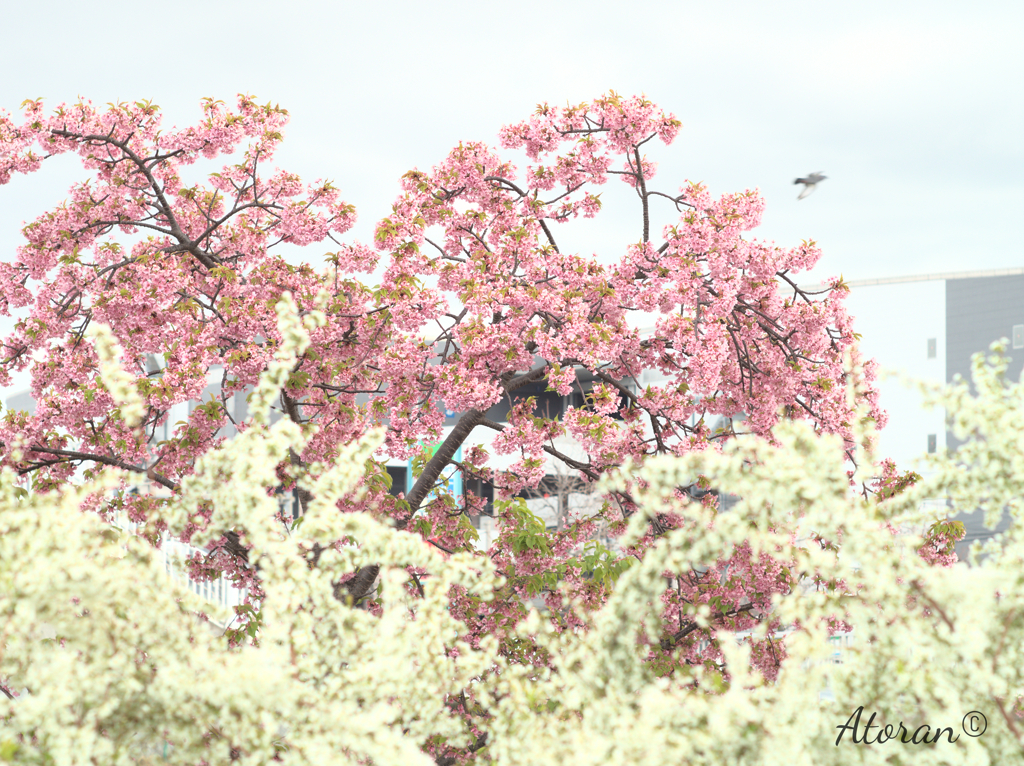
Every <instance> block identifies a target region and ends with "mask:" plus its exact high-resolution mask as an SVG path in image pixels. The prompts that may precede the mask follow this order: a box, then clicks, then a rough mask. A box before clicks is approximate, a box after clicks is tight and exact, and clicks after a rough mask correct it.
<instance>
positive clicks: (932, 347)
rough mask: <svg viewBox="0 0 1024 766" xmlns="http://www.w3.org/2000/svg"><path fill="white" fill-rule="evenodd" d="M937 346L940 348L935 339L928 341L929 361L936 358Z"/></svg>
mask: <svg viewBox="0 0 1024 766" xmlns="http://www.w3.org/2000/svg"><path fill="white" fill-rule="evenodd" d="M937 346H938V343H937V342H936V339H935V338H929V339H928V358H929V359H934V358H935V352H936V347H937Z"/></svg>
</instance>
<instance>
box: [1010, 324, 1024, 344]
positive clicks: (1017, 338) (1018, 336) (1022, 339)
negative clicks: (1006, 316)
mask: <svg viewBox="0 0 1024 766" xmlns="http://www.w3.org/2000/svg"><path fill="white" fill-rule="evenodd" d="M1013 347H1014V348H1024V324H1015V325H1014V326H1013Z"/></svg>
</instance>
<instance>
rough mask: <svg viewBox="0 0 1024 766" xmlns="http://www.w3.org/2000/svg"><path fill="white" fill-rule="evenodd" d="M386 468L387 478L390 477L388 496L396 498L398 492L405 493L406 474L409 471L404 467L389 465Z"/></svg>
mask: <svg viewBox="0 0 1024 766" xmlns="http://www.w3.org/2000/svg"><path fill="white" fill-rule="evenodd" d="M386 468H387V472H388V476H390V477H391V489H390V491H389V492H388V494H389V495H392V496H394V497H398V493H399V492H405V483H406V482H407V481H408V478H407V476H406V474H407V472H408V470H409V469H408V468H406V467H405V466H404V465H389V466H386Z"/></svg>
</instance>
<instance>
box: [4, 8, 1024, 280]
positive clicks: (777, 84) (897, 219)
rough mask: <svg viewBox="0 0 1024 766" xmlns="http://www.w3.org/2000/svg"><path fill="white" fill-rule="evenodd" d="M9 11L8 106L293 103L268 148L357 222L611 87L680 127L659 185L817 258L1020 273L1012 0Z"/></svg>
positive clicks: (9, 209) (614, 247) (1018, 103)
mask: <svg viewBox="0 0 1024 766" xmlns="http://www.w3.org/2000/svg"><path fill="white" fill-rule="evenodd" d="M5 28H6V32H7V34H5V35H4V38H5V39H4V45H3V47H2V48H0V62H2V71H3V73H4V74H3V78H2V79H0V107H2V108H5V109H7V110H8V111H14V112H16V111H17V110H18V106H19V104H20V103H21V102H22V101H23V100H24V99H26V98H36V97H44V98H45V99H46V102H47V103H48V104H49V105H51V106H55V105H56V104H58V103H59V102H61V101H65V100H75V99H76V97H77V96H79V95H81V96H83V97H86V98H89V99H91V100H92V101H94V102H95V103H97V104H102V103H104V102H107V101H114V100H133V101H134V100H138V99H144V98H145V99H151V100H153V101H154V102H155V103H157V104H159V105H160V106H162V107H163V108H164V111H165V115H166V116H165V124H168V125H169V124H177V125H182V124H186V123H189V122H192V121H194V120H196V118H197V117H198V115H199V100H200V99H201V98H202V97H203V96H214V97H217V98H220V99H223V100H225V101H228V102H231V101H232V100H233V99H234V96H235V94H236V93H238V92H240V91H245V92H248V93H251V94H254V95H256V96H257V97H258V98H259V99H260V100H261V101H266V100H270V101H274V102H277V103H280V104H281V105H282V106H284V107H286V108H287V109H288V110H289V111H290V113H291V116H292V120H291V123H290V126H289V128H288V130H287V132H286V135H285V143H284V146H283V148H282V150H281V151H280V152H279V153H278V155H277V162H278V163H279V164H280V165H281V166H283V167H286V168H288V169H289V170H292V171H294V172H298V173H299V174H301V175H302V176H303V177H305V178H308V179H313V178H317V177H326V178H331V179H333V180H334V181H335V183H336V185H338V186H339V187H340V188H341V189H342V191H343V195H344V197H345V198H346V199H347V200H348V201H349V202H352V203H354V204H355V205H356V206H357V209H358V211H359V213H360V222H359V224H358V225H357V227H356V230H355V231H354V232H353V235H354V236H356V237H359V238H362V239H369V236H370V233H371V232H372V225H373V222H374V220H376V219H377V218H379V217H380V216H382V215H385V214H386V213H387V212H388V211H389V209H390V203H391V201H392V200H393V198H394V196H395V192H396V189H397V180H398V178H399V177H400V176H401V174H402V173H403V172H405V171H406V170H408V169H410V168H412V167H414V166H418V167H420V168H429V167H430V166H431V165H433V164H434V163H436V162H438V161H439V160H441V159H442V158H443V156H444V155H445V153H446V152H447V151H448V150H449V149H450V148H451V147H452V146H454V145H455V144H456V143H458V141H460V140H484V141H488V142H493V143H496V136H497V131H498V129H499V127H500V126H501V125H503V124H505V123H508V122H512V121H516V120H520V119H523V118H524V117H526V116H527V115H529V114H530V113H531V112H532V110H533V108H534V106H535V105H536V104H537V103H538V102H541V101H548V102H552V103H562V104H564V103H565V102H566V101H571V102H573V103H578V102H580V101H584V100H587V99H591V98H594V97H596V96H598V95H600V94H602V93H604V92H605V91H607V90H608V89H614V90H616V91H617V92H619V93H621V94H632V93H641V92H642V93H644V94H646V95H647V97H648V98H650V99H651V100H653V101H655V102H656V103H658V104H659V105H661V106H663V107H664V108H666V109H667V110H670V111H672V112H674V113H675V114H676V116H677V117H679V119H680V120H682V122H683V129H682V131H680V133H679V137H678V138H677V139H676V142H675V143H674V144H673V145H672V146H671V147H664V146H663V145H661V144H660V143H659V144H656V145H654V146H653V147H652V148H651V149H650V151H649V158H650V159H653V160H655V161H657V162H658V163H659V174H658V181H659V182H660V186H659V187H658V188H663V189H666V190H674V189H676V188H677V187H678V186H680V185H681V184H682V183H683V182H684V181H685V180H687V179H689V180H700V181H703V182H705V183H706V184H707V185H708V186H709V187H710V190H711V191H712V192H713V193H715V194H720V193H724V192H730V191H741V190H743V189H746V188H754V187H757V188H759V189H760V190H761V192H762V194H763V195H764V196H765V198H766V200H767V211H766V215H765V219H764V223H763V225H762V227H761V228H760V229H759V230H757V231H756V232H754V233H753V236H758V237H761V238H764V239H769V240H774V241H775V242H777V243H778V244H780V245H796V244H799V243H800V241H801V240H803V239H814V240H816V241H817V242H818V243H819V244H820V245H821V247H822V248H823V249H824V252H825V255H824V258H823V261H822V263H821V265H820V267H819V268H818V269H817V270H816V271H815V273H814V274H813V275H810V277H811V278H821V277H825V276H828V275H832V274H838V273H843V274H844V275H845V276H846V277H847V278H848V279H863V278H872V277H884V276H897V275H906V274H919V273H928V272H936V271H962V270H974V269H987V268H1008V267H1016V266H1024V257H1022V256H1024V245H1022V241H1024V236H1022V235H1024V180H1022V171H1024V150H1022V143H1024V95H1022V94H1024V53H1022V45H1021V39H1022V38H1024V3H1021V2H1019V0H1017V1H1014V2H1009V1H1008V2H976V3H972V4H966V3H943V2H935V1H934V0H932V1H929V2H900V3H895V2H892V0H887V1H886V2H860V3H856V4H835V3H820V2H817V3H787V2H778V1H776V2H772V3H763V2H735V3H726V2H718V3H708V2H700V3H698V2H690V1H689V0H682V1H681V0H675V1H674V2H671V3H669V2H665V3H657V4H653V3H652V4H643V3H629V4H626V3H618V2H586V3H583V2H517V3H502V4H498V3H486V2H472V3H470V2H465V3H454V2H448V3H446V2H435V3H423V2H392V3H387V2H377V3H373V4H370V3H347V4H346V3H326V2H320V3H312V2H306V3H304V2H297V1H295V0H292V2H288V3H282V2H277V3H264V2H253V1H252V0H247V1H246V2H223V1H218V2H213V1H212V0H204V2H181V1H180V0H176V2H173V3H139V2H130V3H127V2H126V3H113V2H102V0H100V1H99V2H92V3H83V2H66V1H62V0H57V1H55V2H49V3H47V4H45V6H31V7H30V6H29V4H27V3H22V4H19V5H18V6H16V7H15V9H13V10H12V9H5ZM817 170H823V171H824V172H825V173H826V174H827V175H828V176H829V178H828V180H826V181H825V182H823V183H822V184H821V185H820V186H819V188H818V189H817V191H816V192H815V193H814V194H812V195H811V196H810V197H808V198H807V199H804V200H801V201H799V202H798V201H797V200H796V196H797V193H798V192H799V188H798V187H795V186H794V185H793V179H794V178H795V177H796V176H798V175H803V174H806V173H808V172H810V171H817ZM82 176H83V173H82V171H79V170H77V169H76V168H75V167H73V163H69V162H65V164H64V165H58V166H56V167H53V168H47V167H46V166H44V169H43V170H41V171H40V172H38V173H36V174H34V175H33V176H31V177H27V178H26V177H19V178H15V179H14V180H13V181H12V182H11V183H10V184H8V185H7V186H4V187H0V248H2V249H3V251H4V253H5V254H6V255H5V256H4V257H11V254H12V252H13V248H14V247H15V246H16V244H17V243H18V242H19V233H18V232H19V229H20V227H21V224H22V222H23V221H25V220H31V219H32V218H34V217H35V216H37V215H39V214H40V213H42V212H44V211H45V210H46V209H48V208H49V207H51V206H52V205H54V204H56V203H58V202H60V201H61V200H62V199H63V198H64V196H65V191H66V188H67V186H68V184H69V183H70V181H72V180H74V179H76V178H80V177H82ZM616 186H622V190H623V192H626V191H628V190H626V187H625V186H624V185H622V184H616ZM610 191H611V190H610ZM606 196H608V195H606ZM610 196H611V198H612V199H611V201H612V202H614V203H615V208H616V210H615V211H611V210H609V213H610V215H609V216H608V218H607V220H605V221H602V222H599V223H598V224H597V225H596V226H595V227H594V228H592V229H591V230H590V231H589V232H584V233H583V234H581V239H580V240H579V242H578V243H577V244H578V245H579V249H581V250H584V251H593V250H600V251H601V252H602V253H603V254H605V255H606V256H612V255H618V254H619V253H620V252H621V251H622V249H623V247H624V246H625V245H626V244H627V243H629V242H631V241H636V240H637V239H638V238H639V231H638V228H637V226H636V221H637V220H638V216H637V215H636V214H635V210H634V208H633V207H631V206H630V201H629V198H628V195H626V194H625V193H616V194H612V195H610ZM620 201H621V206H620ZM634 204H635V203H634ZM608 207H611V206H606V209H607V208H608ZM616 216H617V217H616ZM560 244H562V246H563V248H568V247H569V246H570V243H569V242H565V241H560ZM314 251H315V252H314ZM309 254H310V256H311V257H312V258H315V259H316V260H317V262H319V258H320V254H321V252H320V250H319V249H316V248H313V249H312V250H311V251H310V253H309Z"/></svg>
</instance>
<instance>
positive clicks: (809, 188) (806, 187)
mask: <svg viewBox="0 0 1024 766" xmlns="http://www.w3.org/2000/svg"><path fill="white" fill-rule="evenodd" d="M812 191H814V184H809V183H805V184H804V188H803V189H801V190H800V196H799V197H797V199H803V198H804V197H806V196H807V195H808V194H810V193H811V192H812Z"/></svg>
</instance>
